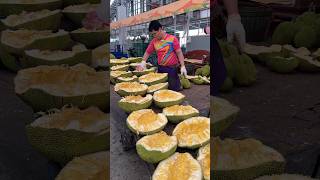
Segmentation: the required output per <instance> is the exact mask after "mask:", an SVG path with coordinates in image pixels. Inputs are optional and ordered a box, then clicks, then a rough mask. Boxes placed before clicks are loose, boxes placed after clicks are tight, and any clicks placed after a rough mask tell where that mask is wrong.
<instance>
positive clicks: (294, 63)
mask: <svg viewBox="0 0 320 180" xmlns="http://www.w3.org/2000/svg"><path fill="white" fill-rule="evenodd" d="M298 65H299V60H298V59H296V58H294V57H290V58H284V57H280V56H276V57H272V58H270V59H269V60H268V61H267V66H268V68H269V69H270V70H271V71H274V72H277V73H291V72H293V71H294V70H295V69H296V68H297V67H298Z"/></svg>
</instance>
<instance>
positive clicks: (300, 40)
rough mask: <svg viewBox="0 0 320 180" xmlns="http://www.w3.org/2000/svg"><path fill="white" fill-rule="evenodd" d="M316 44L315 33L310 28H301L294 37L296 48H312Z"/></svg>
mask: <svg viewBox="0 0 320 180" xmlns="http://www.w3.org/2000/svg"><path fill="white" fill-rule="evenodd" d="M316 42H317V32H316V31H315V30H314V29H313V28H312V27H311V26H304V27H302V28H301V29H300V30H299V32H298V33H297V34H296V35H295V37H294V44H295V46H296V47H306V48H312V47H313V46H314V45H315V44H316Z"/></svg>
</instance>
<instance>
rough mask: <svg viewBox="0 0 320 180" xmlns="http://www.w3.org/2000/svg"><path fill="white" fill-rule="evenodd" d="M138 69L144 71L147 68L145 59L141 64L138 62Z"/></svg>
mask: <svg viewBox="0 0 320 180" xmlns="http://www.w3.org/2000/svg"><path fill="white" fill-rule="evenodd" d="M136 69H137V71H143V70H145V69H146V62H145V61H142V62H141V63H140V64H138V66H137V68H136Z"/></svg>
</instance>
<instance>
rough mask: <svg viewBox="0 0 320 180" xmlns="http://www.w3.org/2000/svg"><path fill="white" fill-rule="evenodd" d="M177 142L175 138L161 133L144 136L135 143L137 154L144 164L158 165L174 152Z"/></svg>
mask: <svg viewBox="0 0 320 180" xmlns="http://www.w3.org/2000/svg"><path fill="white" fill-rule="evenodd" d="M177 145H178V140H177V137H176V136H169V135H167V133H165V132H163V131H161V132H159V133H155V134H152V135H148V136H144V137H143V138H141V139H139V141H137V145H136V149H137V153H138V154H139V156H140V157H141V159H143V160H144V161H146V162H149V163H158V162H160V161H162V160H164V159H167V158H168V157H170V156H171V155H172V154H174V153H175V152H176V149H177Z"/></svg>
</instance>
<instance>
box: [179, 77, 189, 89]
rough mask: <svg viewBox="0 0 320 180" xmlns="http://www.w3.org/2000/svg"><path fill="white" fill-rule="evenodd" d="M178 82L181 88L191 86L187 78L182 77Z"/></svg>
mask: <svg viewBox="0 0 320 180" xmlns="http://www.w3.org/2000/svg"><path fill="white" fill-rule="evenodd" d="M180 82H181V85H182V87H183V89H189V88H191V83H190V81H189V80H188V79H187V78H185V77H182V78H181V80H180Z"/></svg>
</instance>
